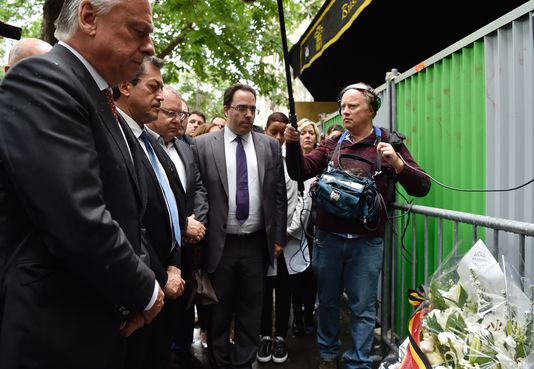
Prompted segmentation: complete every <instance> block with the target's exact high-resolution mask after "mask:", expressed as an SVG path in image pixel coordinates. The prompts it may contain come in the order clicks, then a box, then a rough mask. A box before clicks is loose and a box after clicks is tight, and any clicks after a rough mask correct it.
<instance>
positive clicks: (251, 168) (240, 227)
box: [224, 126, 263, 234]
mask: <svg viewBox="0 0 534 369" xmlns="http://www.w3.org/2000/svg"><path fill="white" fill-rule="evenodd" d="M236 137H237V135H236V134H235V133H234V132H232V130H230V128H229V127H228V126H225V127H224V153H225V157H226V175H227V178H228V220H227V222H226V233H230V234H247V233H253V232H256V231H259V230H260V229H261V228H263V212H262V206H261V188H260V177H259V174H258V161H257V159H256V150H255V148H254V140H253V139H252V134H251V133H250V132H248V133H247V134H245V135H243V136H241V142H242V143H243V148H244V149H245V154H246V156H247V172H248V175H247V177H248V194H249V210H248V218H247V219H246V220H245V222H244V223H243V224H241V223H240V222H239V221H238V220H237V218H236V215H235V213H236V190H237V184H236V182H237V169H236V149H237V142H236V141H235V138H236Z"/></svg>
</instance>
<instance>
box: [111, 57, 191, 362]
mask: <svg viewBox="0 0 534 369" xmlns="http://www.w3.org/2000/svg"><path fill="white" fill-rule="evenodd" d="M162 66H163V61H162V60H161V59H158V58H156V57H155V56H148V57H145V59H144V62H143V64H141V66H140V68H139V69H138V70H137V73H136V74H135V76H134V77H133V78H132V79H131V80H130V81H124V82H121V83H120V84H119V85H118V86H117V87H116V88H115V89H114V95H115V97H116V103H117V109H118V111H119V113H120V115H121V123H124V128H123V129H124V132H125V135H126V138H127V140H128V141H130V140H131V145H130V146H134V145H137V146H138V147H139V148H140V149H141V152H142V153H144V155H141V156H142V160H141V161H142V165H141V166H140V168H139V169H140V172H141V174H140V177H142V178H144V180H145V183H146V188H147V208H146V211H145V214H144V216H143V224H144V225H145V227H146V237H147V239H148V242H149V245H150V250H151V251H153V254H154V255H155V256H154V257H151V259H150V260H151V264H150V266H151V268H152V269H153V270H154V272H155V273H156V278H157V279H158V282H159V284H160V285H161V286H163V291H164V292H165V297H166V298H167V299H171V300H174V299H176V298H177V297H178V296H180V295H181V294H182V292H183V290H184V280H183V279H182V272H181V243H182V242H181V239H182V233H184V231H185V226H186V216H185V203H186V198H185V192H184V191H183V188H182V187H183V186H182V183H181V182H180V178H179V177H178V175H177V171H176V168H175V166H174V164H173V163H172V161H171V159H170V158H169V156H168V155H167V154H166V153H165V150H164V149H163V148H162V147H160V146H159V144H158V143H157V141H156V140H155V139H154V138H153V137H152V134H153V132H152V133H150V132H149V129H147V128H145V124H146V123H148V122H151V121H152V120H154V119H157V117H158V113H159V114H161V113H160V105H161V102H162V101H163V93H162V89H163V80H162V78H161V68H162ZM166 190H167V191H166ZM173 212H174V216H173ZM176 228H179V229H176ZM169 306H170V304H168V303H166V304H165V306H164V307H163V309H162V311H161V313H160V314H159V315H158V316H157V317H156V318H155V319H154V321H153V322H152V324H150V325H148V326H145V327H143V328H141V329H140V330H138V331H136V332H134V333H133V334H132V336H130V337H129V338H128V343H127V346H128V348H127V355H126V365H125V368H128V369H135V368H139V369H166V368H167V364H168V361H169V356H170V344H171V339H172V332H173V327H172V319H173V315H174V311H172V309H169Z"/></svg>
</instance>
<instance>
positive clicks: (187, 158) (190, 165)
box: [173, 139, 208, 225]
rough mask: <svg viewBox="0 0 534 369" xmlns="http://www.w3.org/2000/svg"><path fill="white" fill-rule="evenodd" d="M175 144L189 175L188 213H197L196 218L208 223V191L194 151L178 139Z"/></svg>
mask: <svg viewBox="0 0 534 369" xmlns="http://www.w3.org/2000/svg"><path fill="white" fill-rule="evenodd" d="M173 145H174V148H175V149H176V151H177V152H178V155H179V156H180V158H181V159H182V162H183V163H184V166H185V173H186V176H187V191H186V192H187V193H186V196H185V197H186V199H185V200H186V203H185V209H186V215H187V216H190V215H192V214H195V218H196V220H198V221H199V222H200V223H202V224H204V225H206V223H207V221H208V198H207V197H208V193H207V192H206V188H205V187H204V184H203V183H202V178H200V172H199V171H198V166H197V164H196V162H195V158H194V157H193V152H192V151H191V148H190V147H189V145H188V144H186V143H185V142H183V141H180V140H178V139H176V140H174V142H173Z"/></svg>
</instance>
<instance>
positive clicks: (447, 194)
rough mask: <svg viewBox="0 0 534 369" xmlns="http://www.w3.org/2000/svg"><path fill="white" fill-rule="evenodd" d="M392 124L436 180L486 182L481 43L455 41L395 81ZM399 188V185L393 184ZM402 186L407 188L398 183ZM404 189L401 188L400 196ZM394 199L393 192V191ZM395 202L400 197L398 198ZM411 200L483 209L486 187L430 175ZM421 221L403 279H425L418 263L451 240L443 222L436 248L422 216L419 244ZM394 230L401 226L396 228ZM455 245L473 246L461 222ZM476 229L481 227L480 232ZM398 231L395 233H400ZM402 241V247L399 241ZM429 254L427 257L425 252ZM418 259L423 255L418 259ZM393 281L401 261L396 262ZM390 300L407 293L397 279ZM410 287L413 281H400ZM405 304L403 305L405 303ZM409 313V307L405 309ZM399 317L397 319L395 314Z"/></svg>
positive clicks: (407, 246) (434, 262)
mask: <svg viewBox="0 0 534 369" xmlns="http://www.w3.org/2000/svg"><path fill="white" fill-rule="evenodd" d="M396 87H397V111H396V115H397V129H398V130H399V131H400V132H402V133H404V134H406V136H407V140H406V145H407V146H408V148H409V150H410V152H411V153H412V155H413V157H414V158H415V160H416V161H417V162H418V163H419V164H420V165H421V167H422V168H423V169H424V170H425V171H427V172H428V174H430V175H431V176H432V177H434V178H435V179H437V180H439V181H440V182H442V183H444V184H446V185H449V186H453V187H457V188H464V189H481V188H485V178H486V175H485V173H486V158H485V155H486V144H485V143H486V139H485V137H486V119H485V80H484V43H483V41H482V40H480V41H477V42H474V43H473V44H471V45H469V46H466V47H464V48H462V49H461V50H459V51H457V52H455V53H453V54H451V55H450V56H448V57H446V58H444V59H442V60H441V61H439V62H437V63H434V64H432V65H431V66H430V67H428V68H426V69H423V70H422V71H421V72H419V73H417V74H415V75H413V76H411V77H409V78H407V79H405V80H402V81H400V82H399V83H398V84H397V86H396ZM399 188H400V186H399ZM401 193H402V194H403V195H404V196H407V195H406V193H405V192H404V191H403V190H402V189H401ZM407 197H408V196H407ZM399 200H400V198H399ZM401 202H402V200H401ZM415 203H416V204H420V205H427V206H432V207H437V208H445V209H450V210H457V211H463V212H469V213H475V214H485V195H484V194H482V193H472V192H458V191H453V190H451V189H445V188H443V187H441V186H439V185H437V184H436V183H432V189H431V191H430V193H429V194H428V195H427V196H426V197H424V198H421V199H415ZM423 221H424V219H423V218H422V217H417V219H416V222H417V229H418V230H419V231H418V232H417V234H416V235H414V236H413V237H416V248H415V253H416V255H415V260H416V267H415V273H416V275H415V278H412V277H413V276H412V266H411V265H405V268H404V278H405V281H412V280H413V279H414V280H415V281H416V283H417V284H421V283H425V282H428V281H425V280H424V273H425V268H427V269H428V272H432V271H434V270H435V269H436V268H437V267H438V265H439V262H440V261H441V260H442V258H444V257H446V256H447V255H448V254H449V253H450V252H451V251H452V250H453V248H454V246H455V243H456V242H455V229H454V224H452V223H451V222H444V223H443V255H440V254H439V252H438V224H437V222H433V221H431V220H429V224H428V225H429V232H428V237H429V245H430V246H429V248H428V250H424V249H423V237H424V235H423V231H422V230H423ZM410 229H411V225H409V228H408V232H406V235H405V237H404V239H403V240H402V241H403V242H399V249H398V252H399V253H400V254H401V255H403V256H401V257H400V258H399V259H398V260H399V263H409V260H410V259H411V256H412V255H411V253H412V251H411V245H412V234H411V232H410ZM399 234H400V232H399ZM456 234H457V235H458V240H459V250H460V252H463V251H467V250H468V249H469V248H470V247H471V246H472V228H471V227H470V226H466V225H460V226H459V227H458V230H457V232H456ZM481 236H483V234H482V235H481ZM399 239H400V237H399ZM402 245H404V247H403V246H402ZM427 256H428V258H427ZM425 259H426V260H428V263H425ZM396 267H397V276H398V278H397V281H400V280H401V278H402V276H401V275H400V271H401V266H400V265H397V266H396ZM397 287H399V288H397V289H396V290H397V291H398V296H397V301H406V291H401V290H400V285H399V286H397ZM406 287H407V288H411V287H413V288H415V287H416V286H406ZM406 306H408V305H406ZM405 309H406V311H409V310H410V309H409V307H407V308H405ZM408 315H409V314H408ZM406 318H407V317H406V316H404V317H400V316H399V317H398V318H397V319H396V322H398V323H397V324H401V326H397V332H401V333H402V332H405V324H406V321H405V320H406ZM401 320H404V321H402V322H401Z"/></svg>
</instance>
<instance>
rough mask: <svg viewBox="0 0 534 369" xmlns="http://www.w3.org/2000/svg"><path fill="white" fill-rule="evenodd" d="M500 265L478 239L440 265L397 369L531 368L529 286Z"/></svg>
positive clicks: (533, 344)
mask: <svg viewBox="0 0 534 369" xmlns="http://www.w3.org/2000/svg"><path fill="white" fill-rule="evenodd" d="M501 266H502V268H501ZM501 266H499V264H498V263H497V261H496V260H495V258H493V256H492V255H491V253H490V252H489V250H488V249H487V248H486V246H485V245H484V243H483V242H482V241H478V242H477V243H476V244H475V245H474V246H473V247H472V248H471V250H470V251H469V252H468V253H467V254H466V255H465V256H464V257H463V258H462V259H461V260H460V261H459V263H458V260H457V259H454V258H450V259H449V260H448V261H447V262H445V263H444V264H443V265H442V266H440V268H439V269H438V271H437V272H436V273H435V275H434V277H433V278H432V279H431V283H430V288H429V291H428V301H426V302H425V303H424V304H423V305H421V307H420V309H419V310H418V311H417V312H416V314H414V316H413V317H412V320H411V321H410V329H409V331H410V345H409V346H410V347H409V350H408V351H407V355H405V358H404V359H403V361H402V362H401V363H400V367H401V368H402V369H416V367H426V368H427V369H429V368H435V369H518V368H521V369H527V368H528V369H533V368H534V287H532V286H530V288H529V289H527V293H528V294H530V297H529V296H528V295H527V294H526V293H524V292H523V290H522V289H521V288H520V282H519V281H518V280H517V278H513V274H512V272H511V270H512V268H511V267H510V265H508V263H506V262H505V261H504V260H503V261H502V263H501ZM503 271H504V272H503ZM414 319H415V320H414Z"/></svg>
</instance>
